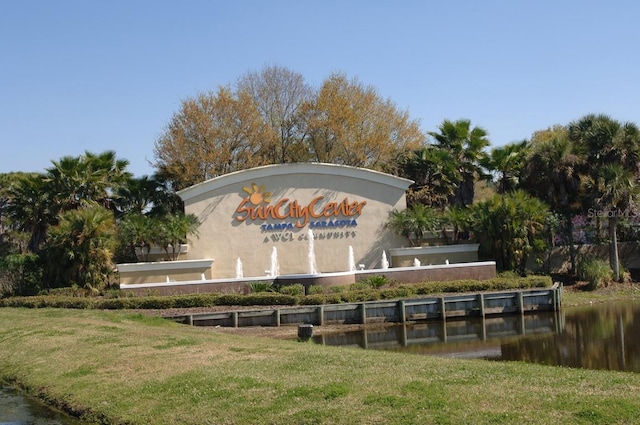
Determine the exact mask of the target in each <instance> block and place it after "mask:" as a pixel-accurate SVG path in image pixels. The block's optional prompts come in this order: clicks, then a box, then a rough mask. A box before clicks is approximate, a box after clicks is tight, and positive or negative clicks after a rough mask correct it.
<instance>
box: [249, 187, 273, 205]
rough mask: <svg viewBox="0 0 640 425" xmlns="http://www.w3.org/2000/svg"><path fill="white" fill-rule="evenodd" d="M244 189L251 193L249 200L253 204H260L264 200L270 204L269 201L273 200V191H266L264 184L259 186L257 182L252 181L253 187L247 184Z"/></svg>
mask: <svg viewBox="0 0 640 425" xmlns="http://www.w3.org/2000/svg"><path fill="white" fill-rule="evenodd" d="M242 190H244V191H245V192H247V193H248V194H249V201H250V202H251V203H252V204H253V205H259V204H260V203H262V202H264V203H265V204H268V203H269V202H271V195H272V193H271V192H265V191H264V185H263V184H261V185H260V186H258V185H257V184H255V183H252V184H251V187H247V186H245V187H243V188H242Z"/></svg>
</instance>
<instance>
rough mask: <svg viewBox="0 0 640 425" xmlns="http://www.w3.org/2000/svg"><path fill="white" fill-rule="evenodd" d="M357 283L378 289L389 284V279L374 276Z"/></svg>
mask: <svg viewBox="0 0 640 425" xmlns="http://www.w3.org/2000/svg"><path fill="white" fill-rule="evenodd" d="M358 282H359V283H364V284H365V285H367V286H369V287H371V288H373V289H380V288H381V287H383V286H384V285H386V284H388V283H389V279H387V277H386V276H383V275H376V276H368V277H365V278H364V279H360V280H359V281H358Z"/></svg>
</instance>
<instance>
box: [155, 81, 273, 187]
mask: <svg viewBox="0 0 640 425" xmlns="http://www.w3.org/2000/svg"><path fill="white" fill-rule="evenodd" d="M269 131H270V129H269V127H267V126H266V125H265V123H264V120H263V118H262V116H261V115H260V111H259V109H258V106H257V105H256V103H255V100H254V99H253V98H252V97H251V95H250V94H249V93H248V92H247V91H241V92H240V93H238V95H237V96H236V95H235V94H234V93H233V92H232V91H231V89H229V88H228V87H220V88H219V89H218V91H217V93H211V92H209V93H201V94H199V95H198V96H196V97H195V98H192V99H186V100H184V101H183V102H182V105H181V108H180V111H179V112H178V113H176V114H175V115H174V116H173V118H172V119H171V121H170V123H169V124H168V126H167V128H166V130H165V132H164V134H162V135H161V136H160V137H159V138H158V140H157V141H156V143H155V146H154V154H155V157H156V162H155V166H156V169H157V170H158V174H159V175H161V176H162V177H163V178H165V179H166V180H170V181H171V183H172V186H173V189H174V190H180V189H183V188H185V187H188V186H191V185H194V184H196V183H200V182H202V181H205V180H208V179H211V178H213V177H217V176H220V175H223V174H227V173H231V172H233V171H238V170H243V169H245V168H251V167H253V166H257V165H264V164H265V163H268V159H266V158H263V157H262V153H263V152H265V150H268V147H265V145H264V144H263V141H265V140H267V141H268V140H272V137H271V136H269V134H268V133H269Z"/></svg>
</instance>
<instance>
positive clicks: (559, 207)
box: [522, 126, 585, 273]
mask: <svg viewBox="0 0 640 425" xmlns="http://www.w3.org/2000/svg"><path fill="white" fill-rule="evenodd" d="M584 164H585V157H584V155H583V152H581V151H580V150H579V149H578V146H576V144H575V143H574V142H572V141H571V140H570V139H569V135H568V131H567V128H566V127H562V126H555V127H552V128H550V129H547V130H544V131H541V132H537V133H534V135H533V137H532V141H531V152H530V155H529V156H528V157H527V163H526V166H525V167H524V169H523V181H522V188H523V189H524V190H526V191H527V192H528V193H531V194H532V195H534V196H537V197H538V198H539V199H541V200H543V201H544V202H546V203H547V204H548V205H549V206H550V207H551V209H552V211H554V212H556V213H558V214H560V216H561V217H562V221H563V228H564V232H563V235H564V239H565V240H566V242H567V245H568V246H569V254H570V255H569V257H570V261H571V273H574V272H575V269H576V253H575V246H574V240H573V217H574V215H575V214H576V213H578V212H579V211H580V209H581V199H582V191H581V177H580V172H581V170H582V169H583V166H584Z"/></svg>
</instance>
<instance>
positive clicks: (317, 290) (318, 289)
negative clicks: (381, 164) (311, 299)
mask: <svg viewBox="0 0 640 425" xmlns="http://www.w3.org/2000/svg"><path fill="white" fill-rule="evenodd" d="M322 293H324V286H322V285H311V286H310V287H309V289H307V295H315V294H322Z"/></svg>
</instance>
